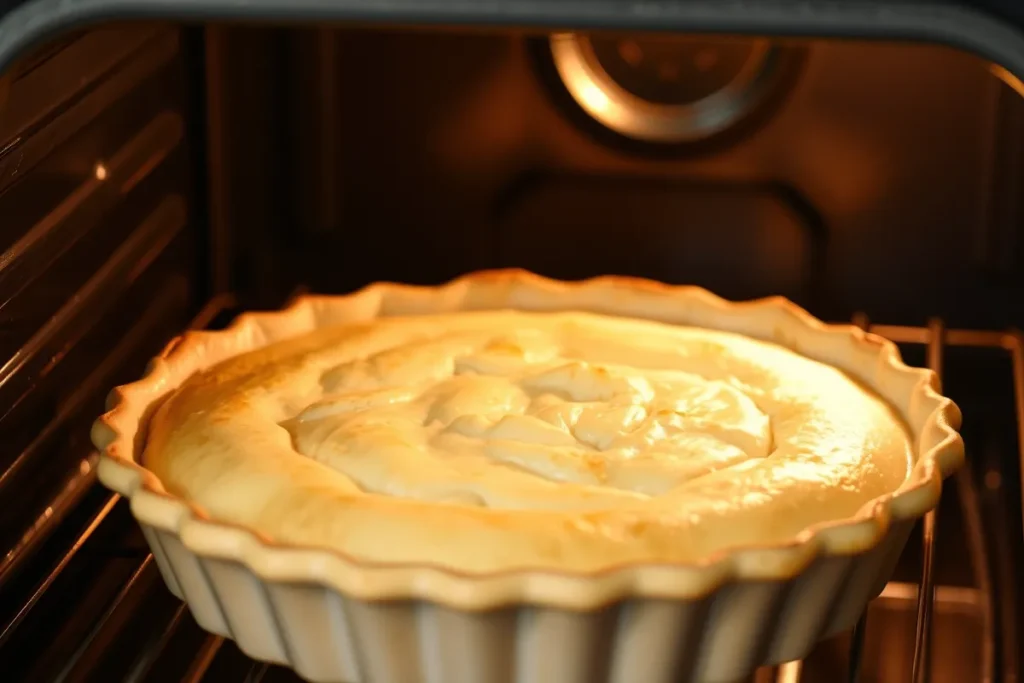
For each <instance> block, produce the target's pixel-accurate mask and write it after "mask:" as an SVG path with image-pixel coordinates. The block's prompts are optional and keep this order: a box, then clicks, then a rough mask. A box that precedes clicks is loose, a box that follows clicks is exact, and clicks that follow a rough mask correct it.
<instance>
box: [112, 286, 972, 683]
mask: <svg viewBox="0 0 1024 683" xmlns="http://www.w3.org/2000/svg"><path fill="white" fill-rule="evenodd" d="M640 304H642V306H641V305H640ZM638 307H639V308H642V309H643V310H644V311H645V312H646V313H647V315H646V317H651V318H654V319H659V320H662V321H665V322H670V323H675V324H687V325H693V326H697V327H707V328H713V329H722V330H728V331H732V332H738V333H740V334H744V335H747V336H750V337H755V338H760V339H765V340H770V341H773V342H775V343H779V344H781V345H783V346H786V347H789V348H791V349H793V350H796V351H798V352H800V353H802V354H803V355H806V356H809V357H811V358H814V359H817V360H819V361H822V362H825V363H827V364H829V365H833V366H835V367H838V368H840V369H842V370H844V371H846V372H847V373H848V374H850V375H851V376H853V377H854V378H855V379H858V380H860V381H861V382H862V383H864V384H865V385H867V386H869V387H871V388H872V389H873V390H874V391H876V392H877V393H878V394H880V395H881V396H883V397H884V398H885V399H887V400H888V401H889V403H890V404H892V405H893V406H894V407H895V408H896V409H897V412H898V413H899V414H900V415H901V417H902V418H903V419H904V421H905V422H906V423H907V424H908V425H909V427H910V430H911V432H912V435H913V437H914V440H915V446H916V449H917V460H916V462H915V464H914V466H913V468H912V470H911V474H910V476H909V477H908V479H907V481H906V482H905V483H904V484H903V485H902V486H901V487H900V488H899V489H898V490H897V491H896V492H895V493H894V494H892V495H889V496H884V497H882V498H879V499H876V500H874V501H872V502H871V503H870V504H868V505H866V506H864V508H862V510H861V512H860V513H859V514H858V515H857V516H855V517H853V518H850V519H847V520H843V521H841V522H833V523H828V524H822V525H818V526H817V527H812V528H809V529H807V530H806V531H805V532H804V533H802V534H801V535H800V536H799V537H798V538H797V539H796V540H795V541H794V542H792V543H787V544H784V545H775V546H764V547H749V548H741V549H737V550H732V551H729V552H725V553H720V554H718V555H716V556H713V557H711V558H708V560H707V561H706V562H702V563H699V564H689V565H651V564H639V565H624V566H621V567H617V568H614V569H611V570H608V571H602V572H598V573H590V574H570V573H557V572H553V571H528V570H523V571H509V572H503V573H493V574H486V575H469V574H460V573H458V572H456V571H453V570H449V569H444V568H441V567H434V566H429V565H373V564H370V563H366V562H361V561H357V560H355V559H352V558H348V557H344V556H343V555H341V554H339V553H337V552H331V551H327V550H320V549H309V548H297V547H287V546H284V545H282V544H278V543H274V542H272V541H270V540H269V539H266V538H263V537H260V536H259V535H258V534H256V533H254V532H252V531H250V530H249V529H246V528H242V527H238V526H232V525H228V524H224V523H219V522H215V521H211V520H210V519H209V518H208V517H206V515H204V514H203V512H202V511H201V510H199V509H196V508H195V507H194V506H191V505H189V504H188V503H187V502H185V501H183V500H181V499H179V498H177V497H175V496H173V495H171V494H169V493H167V492H166V491H165V489H164V487H163V485H162V484H161V482H160V481H159V479H158V478H157V477H156V476H155V475H154V474H153V473H152V472H150V471H149V470H147V469H145V467H144V466H143V464H141V463H140V462H139V457H140V454H141V451H142V446H143V444H144V443H145V428H146V422H147V419H148V416H149V414H150V413H151V411H152V409H153V408H154V407H155V406H156V405H157V404H158V403H159V401H160V400H161V399H162V398H163V397H164V396H166V395H167V394H168V392H170V391H172V390H174V389H175V388H176V387H177V386H179V385H180V384H181V383H182V382H183V381H184V380H185V379H186V378H188V377H189V376H190V375H191V374H192V373H193V372H195V371H197V370H199V369H202V368H205V367H208V366H209V365H212V364H214V363H217V362H219V361H221V360H223V359H226V358H228V357H230V356H233V355H236V354H239V353H242V352H245V351H249V350H252V349H256V348H259V347H261V346H263V345H266V344H268V343H271V342H273V341H278V340H281V339H285V338H288V337H293V336H296V335H299V334H302V333H304V332H308V331H310V330H312V329H315V328H316V327H318V326H321V325H325V324H332V323H339V322H343V321H355V320H368V319H373V318H375V317H378V316H388V315H398V314H411V313H434V312H447V311H456V310H464V309H494V308H516V309H523V310H567V309H575V310H585V311H593V312H599V313H606V314H613V315H614V314H618V315H634V316H635V315H636V312H635V311H636V310H637V308H638ZM108 410H109V412H107V413H106V414H105V415H103V416H102V417H101V418H100V419H99V420H98V421H97V422H96V424H95V426H94V428H93V432H92V437H93V441H94V443H95V444H96V446H97V447H98V448H99V449H100V451H101V453H102V458H101V461H100V469H99V476H100V480H101V481H102V482H103V483H104V484H105V485H106V486H108V487H109V488H111V489H113V490H115V491H117V492H118V493H120V494H121V495H123V496H125V497H126V498H128V499H129V500H130V505H131V509H132V512H133V514H134V515H135V517H136V519H137V520H138V522H139V524H140V525H141V527H142V529H143V532H144V533H145V536H146V539H147V540H148V542H149V544H150V547H151V549H152V551H153V554H154V557H155V559H156V562H157V565H158V566H159V568H160V571H161V574H162V576H163V578H164V580H165V582H166V583H167V585H168V587H169V589H170V590H171V592H173V593H174V594H175V595H176V596H178V597H180V598H182V599H183V600H185V601H186V602H187V603H188V605H189V608H190V609H191V611H192V614H193V615H194V617H195V619H196V621H197V622H198V623H199V624H200V625H201V626H202V627H203V628H205V629H207V630H209V631H211V632H213V633H217V634H220V635H223V636H227V637H230V638H232V639H233V640H235V641H236V642H237V643H238V645H239V647H240V648H241V649H242V650H243V651H244V652H245V653H247V654H249V655H250V656H252V657H254V658H257V659H261V660H266V661H270V662H276V663H281V664H286V665H288V666H290V667H291V668H293V669H295V670H296V671H297V672H298V673H299V674H300V675H302V676H303V677H305V678H307V679H310V680H313V681H332V682H339V683H342V682H343V683H356V682H358V683H369V682H371V681H372V682H373V683H417V682H419V681H422V682H423V683H442V682H443V683H482V682H491V681H494V682H496V683H503V682H506V681H507V682H508V683H512V682H513V681H515V682H517V683H525V682H527V681H536V682H547V681H551V682H553V683H554V682H557V683H590V682H591V681H595V680H605V681H609V682H612V683H624V682H627V681H645V683H657V682H661V681H665V682H666V683H667V682H668V681H673V682H676V681H690V680H694V681H696V680H701V681H733V680H737V679H741V678H743V677H744V676H747V675H749V674H751V673H752V672H753V670H754V669H756V668H757V667H758V666H761V665H764V664H770V663H778V662H783V661H788V660H792V659H798V658H802V657H804V656H805V655H806V654H807V653H809V652H810V650H811V649H812V648H813V646H814V645H815V644H816V643H817V642H818V641H819V640H820V639H822V638H823V637H826V636H828V635H830V634H833V633H837V632H840V631H842V630H845V629H847V628H849V627H851V626H852V625H853V623H854V622H855V621H856V620H857V618H858V616H859V615H860V614H861V613H862V611H863V610H864V608H865V606H866V604H867V602H868V601H869V600H870V599H871V598H873V597H874V596H875V595H877V594H878V593H879V592H880V591H881V589H882V588H883V586H884V585H885V583H886V581H887V580H888V578H889V576H890V574H891V572H892V569H893V567H894V565H895V563H896V561H897V559H898V557H899V554H900V552H901V551H902V549H903V546H904V545H905V543H906V540H907V537H908V535H909V533H910V530H911V528H912V526H913V524H914V522H915V520H917V519H919V518H920V517H922V516H923V515H924V514H925V513H926V512H927V511H928V510H930V509H932V508H934V507H935V506H936V505H937V504H938V500H939V495H940V491H941V487H942V481H943V479H944V478H945V477H947V476H948V475H949V474H951V473H952V472H953V471H954V470H955V469H956V468H957V467H958V466H959V465H960V464H961V463H962V461H963V444H962V441H961V439H960V437H959V435H958V434H957V431H956V430H957V429H958V427H959V423H960V414H959V411H958V410H957V408H956V406H955V405H954V404H953V403H952V402H951V401H950V400H949V399H946V398H944V397H942V396H941V395H940V394H939V387H938V380H937V378H936V377H935V375H934V373H931V372H930V371H927V370H920V369H912V368H908V367H907V366H906V365H904V364H903V362H902V361H901V360H900V356H899V352H898V351H897V349H896V347H895V345H894V344H892V343H891V342H888V341H886V340H883V339H881V338H879V337H877V336H875V335H871V334H866V333H864V332H863V331H862V330H860V329H858V328H856V327H853V326H849V325H826V324H823V323H821V322H820V321H818V320H816V319H814V318H813V317H812V316H810V315H809V314H808V313H806V312H804V311H803V310H802V309H800V308H798V307H797V306H795V305H794V304H792V303H790V302H788V301H786V300H784V299H781V298H772V299H764V300H760V301H755V302H747V303H730V302H727V301H724V300H722V299H720V298H718V297H716V296H714V295H712V294H710V293H708V292H707V291H705V290H703V289H700V288H696V287H670V286H666V285H661V284H657V283H654V282H650V281H644V280H634V279H626V278H618V277H603V278H595V279H592V280H588V281H585V282H580V283H562V282H557V281H553V280H548V279H544V278H541V277H539V276H535V275H531V274H528V273H524V272H521V271H499V272H488V273H477V274H473V275H469V276H466V277H464V278H460V279H458V280H455V281H453V282H451V283H449V284H447V285H444V286H441V287H412V286H407V285H397V284H388V283H382V284H375V285H371V286H370V287H367V288H365V289H363V290H360V291H359V292H356V293H354V294H351V295H347V296H334V297H321V296H308V297H302V298H300V299H299V300H297V301H295V302H294V303H293V304H292V305H291V306H289V307H288V308H286V309H284V310H282V311H279V312H273V313H256V314H247V315H243V316H241V317H239V319H238V320H237V321H236V322H235V323H234V324H233V325H232V326H231V327H230V328H228V329H226V330H224V331H220V332H189V333H186V334H184V335H183V336H181V337H179V338H178V339H176V340H174V341H172V342H171V343H170V344H169V345H168V346H167V347H166V348H165V349H164V351H163V353H161V355H160V356H159V357H158V358H156V359H155V360H154V361H153V362H152V363H151V364H150V366H149V368H148V370H147V373H146V375H145V377H144V378H142V379H141V380H139V381H138V382H135V383H133V384H129V385H126V386H123V387H119V388H117V389H115V390H114V391H113V392H112V394H111V396H110V399H109V401H108Z"/></svg>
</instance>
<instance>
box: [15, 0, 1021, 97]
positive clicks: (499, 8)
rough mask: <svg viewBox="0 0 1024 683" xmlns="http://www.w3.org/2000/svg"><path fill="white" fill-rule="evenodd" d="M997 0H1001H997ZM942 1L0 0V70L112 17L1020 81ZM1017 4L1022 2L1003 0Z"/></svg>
mask: <svg viewBox="0 0 1024 683" xmlns="http://www.w3.org/2000/svg"><path fill="white" fill-rule="evenodd" d="M1000 1H1002V0H1000ZM975 2H976V3H977V4H978V7H973V6H969V5H968V4H966V3H964V2H953V1H952V0H896V1H890V2H884V1H880V0H0V73H2V72H3V71H4V70H6V69H7V67H8V66H9V65H10V64H11V62H12V61H13V60H14V59H15V58H17V57H18V55H20V54H21V53H23V52H24V51H25V50H27V49H28V48H30V47H33V46H35V45H37V44H39V43H42V42H43V41H44V40H46V39H48V38H52V37H55V36H56V35H59V34H61V33H64V32H66V31H68V30H71V29H74V28H81V27H83V26H87V25H95V24H98V23H105V22H108V21H112V20H132V19H163V20H180V21H229V22H230V21H238V20H245V21H265V22H275V23H281V22H287V23H295V22H301V23H309V22H318V21H343V22H354V23H366V24H400V25H406V26H408V25H415V24H421V25H423V24H428V25H429V24H434V25H437V24H447V25H482V26H494V27H500V26H515V27H523V28H538V29H563V30H564V29H599V28H608V27H614V28H617V29H625V30H654V31H684V32H721V33H740V34H762V35H774V36H788V37H811V36H813V37H832V38H865V39H878V40H906V41H915V42H928V43H939V44H945V45H949V46H951V47H954V48H957V49H960V50H964V51H967V52H972V53H975V54H977V55H978V56H980V57H983V58H985V59H987V60H989V61H992V62H995V63H996V64H998V65H1000V66H1002V67H1003V68H1004V69H1005V70H1006V71H1008V72H1010V73H1012V74H1014V75H1015V76H1016V77H1017V78H1018V79H1020V80H1022V81H1024V11H1021V12H1018V14H1020V15H1021V16H1020V17H1019V21H1020V22H1022V24H1021V25H1016V24H1014V23H1012V20H1011V19H1010V18H1009V12H1008V10H1006V8H1004V13H1006V16H1007V17H1008V18H1007V19H1005V20H1001V19H999V18H998V17H997V16H996V15H995V14H993V13H991V12H989V11H986V10H984V9H981V8H980V7H981V6H982V5H984V4H985V3H988V4H989V5H991V3H994V2H996V0H975ZM1017 2H1020V3H1021V5H1024V0H1013V4H1011V5H1008V7H1016V6H1017V5H1016V3H1017Z"/></svg>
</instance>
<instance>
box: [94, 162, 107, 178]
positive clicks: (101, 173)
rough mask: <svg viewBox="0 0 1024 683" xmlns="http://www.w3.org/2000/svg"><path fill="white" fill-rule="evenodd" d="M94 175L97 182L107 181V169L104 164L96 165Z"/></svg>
mask: <svg viewBox="0 0 1024 683" xmlns="http://www.w3.org/2000/svg"><path fill="white" fill-rule="evenodd" d="M93 174H94V175H95V176H96V180H106V179H107V167H106V166H104V165H103V164H96V168H94V169H93Z"/></svg>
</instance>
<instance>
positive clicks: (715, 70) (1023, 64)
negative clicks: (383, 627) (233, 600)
mask: <svg viewBox="0 0 1024 683" xmlns="http://www.w3.org/2000/svg"><path fill="white" fill-rule="evenodd" d="M0 65H2V74H3V75H2V76H0V238H2V240H3V245H2V249H3V256H2V257H0V325H2V327H0V329H2V330H3V335H2V337H0V339H2V341H3V342H4V346H3V349H2V366H0V433H2V434H3V440H2V443H3V444H4V448H3V450H2V454H0V520H2V522H0V534H2V537H0V544H2V550H3V555H2V558H0V671H4V672H5V673H4V675H3V678H4V680H9V681H50V680H53V681H57V680H60V681H168V682H170V681H175V682H177V681H210V682H217V683H221V682H225V683H226V682H229V681H238V682H241V681H253V682H254V681H294V680H298V679H297V678H296V675H295V674H294V673H292V672H290V671H289V670H288V669H287V668H285V667H281V666H275V665H270V664H266V663H262V662H258V661H255V660H252V659H250V658H248V657H246V656H245V655H243V654H242V653H241V651H240V650H239V649H238V648H237V647H236V646H235V645H234V644H233V643H232V641H231V640H230V639H225V638H223V637H220V636H214V635H210V634H208V633H206V632H204V631H203V630H201V629H200V628H199V627H198V626H197V625H196V623H195V622H194V621H193V618H192V616H191V615H190V613H189V611H188V609H187V607H186V606H185V605H184V604H183V603H181V602H180V601H178V600H177V599H176V598H174V597H173V596H172V595H171V594H170V593H169V592H168V591H167V589H166V588H165V586H164V584H163V582H162V581H161V578H160V575H159V572H158V569H157V566H156V564H155V562H154V559H153V557H152V555H151V554H150V553H149V550H148V546H147V545H146V542H145V540H144V539H143V538H142V536H141V533H140V532H139V530H138V528H137V526H136V525H135V523H134V522H133V520H132V519H131V514H130V511H129V510H128V509H127V503H126V502H125V501H124V500H122V499H120V498H119V497H118V496H117V495H114V494H111V493H110V492H109V491H107V490H106V489H104V488H102V487H101V486H100V485H99V484H98V483H97V481H96V471H95V470H96V462H97V456H96V454H95V453H94V452H93V448H92V446H91V445H90V443H89V425H90V423H91V422H92V420H93V419H95V417H96V416H97V415H99V414H100V413H101V412H102V409H103V406H104V401H105V396H106V394H107V392H108V391H109V390H110V388H111V387H113V386H115V385H117V384H120V383H123V382H126V381H129V380H131V379H133V378H135V377H137V376H138V375H139V374H140V373H141V372H142V370H143V368H144V367H145V365H146V363H147V360H148V359H149V358H151V357H152V356H153V355H154V354H155V353H156V352H157V351H159V349H160V348H161V347H162V346H163V344H164V343H165V342H166V341H167V340H168V339H169V338H170V337H172V336H173V335H175V334H177V333H179V332H181V331H182V330H185V329H188V328H220V327H223V326H225V325H227V324H228V323H229V322H230V321H231V319H232V318H233V316H234V315H236V314H237V313H238V312H239V311H241V310H249V309H265V308H273V307H278V306H281V305H283V304H284V303H286V302H287V301H288V300H289V299H290V298H292V297H294V296H295V295H296V294H297V293H299V292H303V291H315V292H348V291H352V290H354V289H356V288H358V287H360V286H362V285H364V284H366V283H369V282H373V281H378V280H393V281H401V282H409V283H425V284H431V283H440V282H443V281H446V280H448V279H451V278H453V277H455V276H458V275H460V274H463V273H466V272H470V271H474V270H479V269H483V268H496V267H512V266H515V267H522V268H526V269H529V270H532V271H535V272H538V273H541V274H544V275H548V276H554V277H559V278H566V279H580V278H584V277H588V276H591V275H597V274H607V273H611V274H622V275H638V276H645V277H650V278H654V279H658V280H663V281H665V282H670V283H694V284H699V285H703V286H705V287H708V288H709V289H711V290H713V291H715V292H716V293H718V294H720V295H723V296H725V297H727V298H731V299H747V298H753V297H760V296H765V295H774V294H781V295H784V296H786V297H788V298H790V299H792V300H793V301H795V302H797V303H799V304H801V305H802V306H804V307H806V308H807V309H808V310H810V311H811V312H812V313H813V314H815V315H816V316H818V317H820V318H823V319H827V320H834V321H853V322H855V323H856V324H857V325H860V326H862V327H864V328H865V329H868V330H871V331H873V332H876V333H878V334H880V335H883V336H885V337H888V338H889V339H892V340H893V341H895V342H897V343H898V344H899V345H900V347H901V350H902V352H903V353H904V356H905V358H906V359H907V360H908V362H910V363H911V364H915V365H922V366H927V367H930V368H932V369H934V370H935V371H937V372H938V373H940V375H941V377H942V380H943V386H944V390H945V391H946V393H947V394H948V395H950V396H951V397H952V398H953V399H954V400H955V401H957V403H958V404H959V405H960V407H961V409H962V411H963V414H964V427H963V435H964V439H965V442H966V444H967V456H968V466H967V467H965V468H964V469H962V470H961V471H960V473H958V474H957V475H956V476H955V477H954V479H953V480H951V481H950V482H949V483H948V485H947V487H946V488H945V489H944V493H945V495H944V496H943V499H942V503H941V506H940V508H939V510H938V513H937V514H932V515H929V516H928V517H926V518H925V520H924V521H923V522H922V523H921V524H920V525H919V527H918V528H917V529H916V530H915V532H914V535H913V536H912V538H911V541H910V543H909V544H908V545H907V548H906V550H905V552H904V554H903V556H902V557H901V559H900V562H899V566H898V568H897V570H896V573H895V575H894V576H893V578H892V581H891V582H890V583H889V584H888V585H887V586H886V587H885V589H884V591H883V592H882V593H881V595H879V596H878V597H877V598H876V599H875V600H874V601H873V602H872V603H871V605H870V608H869V609H868V610H867V612H866V613H865V615H864V616H863V617H862V618H861V620H860V621H859V622H858V624H857V626H856V628H855V629H853V630H852V631H850V632H848V633H844V634H841V635H840V636H838V637H835V638H832V639H830V640H827V641H825V642H822V643H821V644H820V645H819V646H818V647H817V649H816V650H815V651H814V652H813V653H812V654H811V655H810V656H809V657H808V658H807V659H805V660H802V661H796V662H788V663H784V664H782V665H780V666H777V667H771V668H765V669H762V670H760V671H759V672H758V673H757V676H756V678H755V680H756V681H758V682H764V683H767V682H768V681H773V682H778V683H782V682H788V683H795V682H797V681H803V682H806V683H811V682H817V681H839V680H848V681H861V682H862V683H869V682H872V683H873V682H878V683H890V682H897V681H898V682H900V683H902V682H905V681H913V683H926V682H928V681H931V682H933V683H945V682H954V681H955V682H967V681H970V682H975V681H977V682H988V681H992V682H996V681H998V682H1003V683H1010V682H1012V681H1016V680H1018V676H1019V671H1020V661H1019V659H1020V652H1021V650H1022V648H1024V638H1022V628H1024V603H1022V599H1021V595H1020V591H1021V589H1022V587H1024V582H1022V580H1021V576H1022V574H1021V570H1020V567H1021V566H1024V543H1022V541H1024V534H1022V505H1021V476H1022V467H1021V464H1022V459H1021V454H1022V447H1024V333H1021V332H1020V331H1018V328H1019V327H1024V200H1022V196H1024V100H1022V95H1024V86H1021V82H1020V81H1019V80H1018V79H1019V78H1024V9H1020V8H1018V7H1017V5H1016V4H1015V3H1013V4H1011V3H1009V2H1007V3H1005V4H1004V5H1000V4H999V3H997V2H996V1H995V0H990V1H989V2H987V3H986V2H978V3H977V4H968V3H952V2H914V3H909V2H902V3H885V2H867V1H861V2H856V1H853V0H848V1H846V2H825V1H823V0H822V1H818V0H814V1H809V2H771V3H769V2H765V3H760V2H715V1H712V0H693V1H690V2H683V1H682V0H674V1H673V0H645V1H640V0H622V1H621V2H603V1H600V0H551V1H550V2H546V3H540V2H525V1H521V0H502V1H500V2H498V1H495V2H464V1H460V0H430V1H423V2H413V1H412V0H409V1H403V0H399V1H397V2H380V1H379V0H377V1H373V0H332V1H315V0H301V1H296V2H280V1H279V0H249V1H248V2H243V3H235V2H223V1H220V0H213V1H212V2H205V1H204V2H199V1H197V0H164V1H161V2H150V1H148V0H147V1H143V0H123V1H118V0H77V1H76V2H58V1H55V0H29V1H28V2H10V1H6V2H0Z"/></svg>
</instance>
